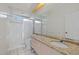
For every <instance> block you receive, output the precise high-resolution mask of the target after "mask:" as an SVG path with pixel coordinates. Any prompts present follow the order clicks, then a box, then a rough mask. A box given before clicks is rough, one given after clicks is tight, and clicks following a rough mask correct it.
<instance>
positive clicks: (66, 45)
mask: <svg viewBox="0 0 79 59" xmlns="http://www.w3.org/2000/svg"><path fill="white" fill-rule="evenodd" d="M31 47H32V49H33V50H34V51H35V52H36V53H37V54H38V55H76V54H79V46H78V45H77V44H74V43H71V42H68V41H63V40H60V39H52V38H48V37H45V36H40V35H35V34H34V35H33V39H32V41H31Z"/></svg>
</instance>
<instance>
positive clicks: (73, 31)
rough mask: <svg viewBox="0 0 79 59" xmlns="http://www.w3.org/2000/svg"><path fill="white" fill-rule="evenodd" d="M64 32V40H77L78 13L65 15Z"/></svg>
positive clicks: (78, 30)
mask: <svg viewBox="0 0 79 59" xmlns="http://www.w3.org/2000/svg"><path fill="white" fill-rule="evenodd" d="M65 32H66V33H65V37H66V38H71V39H75V40H79V12H75V13H71V14H67V15H66V17H65Z"/></svg>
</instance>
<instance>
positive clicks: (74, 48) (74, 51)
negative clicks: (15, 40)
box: [33, 34, 79, 55]
mask: <svg viewBox="0 0 79 59" xmlns="http://www.w3.org/2000/svg"><path fill="white" fill-rule="evenodd" d="M33 38H34V39H36V40H38V41H40V42H42V43H43V44H46V45H47V46H49V47H50V48H53V49H55V50H57V51H58V52H60V53H62V54H66V55H70V54H71V55H78V54H79V46H78V45H77V44H73V43H70V42H67V41H64V44H65V45H67V46H68V48H60V47H56V46H55V45H51V44H50V41H57V40H59V39H51V38H48V37H45V36H40V35H36V34H34V35H33Z"/></svg>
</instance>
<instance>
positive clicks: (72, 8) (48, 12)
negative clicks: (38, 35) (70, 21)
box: [35, 3, 79, 38]
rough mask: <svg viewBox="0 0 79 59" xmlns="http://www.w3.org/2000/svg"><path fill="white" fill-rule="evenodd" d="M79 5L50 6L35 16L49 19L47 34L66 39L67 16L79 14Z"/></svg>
mask: <svg viewBox="0 0 79 59" xmlns="http://www.w3.org/2000/svg"><path fill="white" fill-rule="evenodd" d="M78 11H79V4H72V3H71V4H68V3H66V4H64V3H63V4H48V6H47V7H46V6H45V7H44V8H43V9H42V10H40V12H41V13H40V12H39V11H38V12H37V13H36V14H35V15H37V17H39V16H40V15H41V16H45V17H46V19H47V24H46V32H47V35H50V36H58V37H60V38H61V37H64V35H65V20H66V15H68V14H71V13H74V12H78Z"/></svg>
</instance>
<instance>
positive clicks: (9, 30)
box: [0, 14, 33, 54]
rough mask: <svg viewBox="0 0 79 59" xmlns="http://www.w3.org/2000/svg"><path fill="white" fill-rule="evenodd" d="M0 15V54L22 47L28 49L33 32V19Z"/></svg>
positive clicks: (13, 15)
mask: <svg viewBox="0 0 79 59" xmlns="http://www.w3.org/2000/svg"><path fill="white" fill-rule="evenodd" d="M1 15H2V16H3V17H2V16H1V17H0V54H10V52H9V51H11V50H13V49H17V48H22V47H23V48H26V49H30V40H31V36H32V32H33V21H32V20H31V19H30V17H24V16H21V15H15V14H1ZM5 16H6V17H5Z"/></svg>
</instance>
